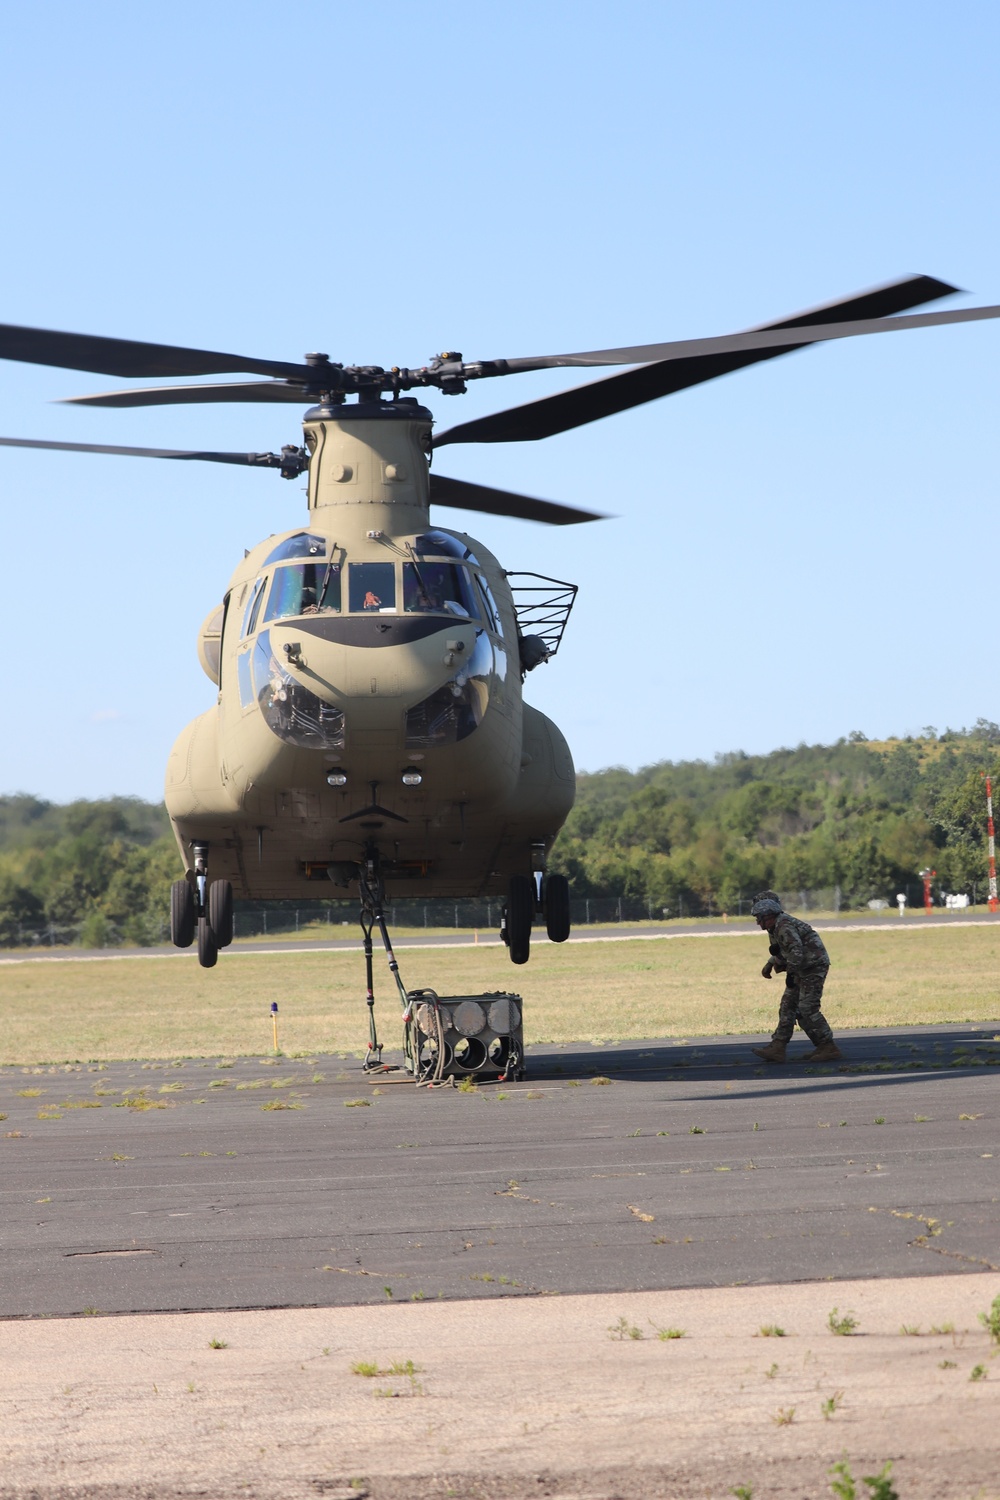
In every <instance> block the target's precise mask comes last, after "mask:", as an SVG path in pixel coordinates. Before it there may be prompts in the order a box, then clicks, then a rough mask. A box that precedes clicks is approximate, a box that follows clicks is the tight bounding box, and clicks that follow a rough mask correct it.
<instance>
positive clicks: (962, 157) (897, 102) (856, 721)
mask: <svg viewBox="0 0 1000 1500" xmlns="http://www.w3.org/2000/svg"><path fill="white" fill-rule="evenodd" d="M4 51H5V69H4V72H5V78H4V89H3V92H2V96H0V120H2V131H3V139H2V151H0V163H2V167H0V171H2V203H3V209H2V213H3V233H2V235H0V321H4V322H12V323H27V324H33V325H37V326H42V327H54V328H67V329H74V330H80V331H83V332H92V333H107V334H115V335H120V336H123V337H126V338H150V339H160V340H164V341H166V342H172V343H180V344H194V345H204V346H206V347H209V348H221V349H234V350H239V351H243V352H247V353H256V354H259V355H265V356H270V357H275V358H281V359H297V358H299V357H300V356H301V354H302V353H303V352H304V351H305V350H309V349H317V348H319V349H324V350H328V351H329V352H330V354H331V356H332V357H333V358H335V359H340V360H344V361H347V362H359V363H372V362H375V363H380V364H384V365H388V364H393V363H399V364H419V363H422V362H423V361H424V360H425V359H426V357H427V356H428V355H430V354H431V353H432V352H433V351H435V350H438V349H444V348H458V349H461V350H463V352H464V353H465V354H466V355H467V356H469V357H475V356H483V357H489V356H496V355H504V354H507V355H518V354H533V353H540V352H544V351H549V350H557V349H575V348H583V349H587V348H600V347H602V346H607V345H613V344H622V343H632V342H642V341H649V340H654V339H664V338H671V337H694V336H698V335H703V334H710V333H721V332H727V331H729V330H731V329H735V328H740V327H743V326H747V325H749V324H752V323H754V322H758V321H763V320H765V319H769V318H771V317H777V316H780V315H782V314H787V313H791V312H794V311H797V310H799V309H801V308H803V307H807V306H810V305H811V304H813V303H815V302H818V301H823V300H826V299H828V298H830V297H834V296H837V295H841V294H846V293H849V292H851V291H854V290H857V289H860V288H863V287H866V286H869V285H872V284H873V283H877V282H880V281H884V280H886V279H888V278H890V277H894V276H897V275H900V274H905V273H907V272H911V271H921V272H927V273H930V274H933V275H937V276H940V277H942V278H944V279H945V280H949V281H952V282H954V283H956V284H957V285H959V286H961V287H964V288H968V289H969V291H970V293H971V295H970V296H969V297H966V298H965V299H964V301H966V302H969V303H971V302H973V301H976V302H1000V260H998V255H997V249H998V227H1000V226H998V201H1000V200H998V194H997V191H996V174H997V155H998V151H997V147H998V130H997V123H998V122H997V115H998V100H1000V89H998V79H997V62H996V59H997V57H998V56H1000V8H998V7H997V6H996V5H995V4H989V3H966V4H963V3H955V4H952V5H950V6H949V7H947V8H945V7H943V6H941V5H933V6H932V5H930V4H921V3H913V0H909V3H905V4H903V3H891V0H880V3H878V4H874V5H873V4H872V3H871V0H867V3H863V4H862V3H852V0H848V3H843V0H841V3H838V4H836V5H833V4H819V5H816V4H813V5H805V4H801V3H790V0H788V3H777V0H772V3H767V0H757V3H755V4H753V5H750V4H724V3H712V0H698V3H693V0H692V3H671V0H658V3H652V0H651V3H645V0H623V3H622V0H619V3H617V4H615V5H614V6H609V5H606V4H597V3H593V0H573V3H563V0H532V3H523V0H503V3H502V4H501V3H498V0H479V3H475V4H471V5H469V4H466V5H459V4H451V3H448V4H445V3H439V0H424V3H421V4H419V5H409V6H403V5H375V4H372V3H369V4H347V3H337V4H331V3H327V4H320V5H314V6H305V7H302V6H279V5H276V4H265V3H254V0H240V3H239V4H236V3H231V0H213V3H211V4H209V5H205V4H203V3H202V4H198V5H195V4H191V3H188V0H175V3H173V4H171V5H170V6H152V5H136V4H135V3H129V4H125V3H118V0H99V3H98V4H96V5H94V6H89V7H84V6H80V5H79V4H76V3H73V4H70V3H68V0H54V3H51V0H50V3H48V4H46V5H44V6H27V5H18V6H9V7H7V9H6V11H5V18H4ZM956 305H960V304H958V303H956ZM578 382H579V374H578V373H574V372H561V373H560V372H549V373H547V374H544V375H541V374H540V375H534V376H530V377H523V378H522V379H521V380H520V381H519V382H518V383H517V386H516V389H515V387H514V382H506V383H504V384H503V385H499V384H496V383H494V384H492V385H490V383H488V382H484V383H483V385H482V386H480V387H478V388H476V389H474V390H473V392H472V393H471V394H470V395H468V396H467V397H465V398H464V399H463V400H461V401H454V400H450V399H448V398H444V397H439V398H437V399H436V400H435V401H434V402H433V403H432V405H433V406H434V408H435V412H436V415H437V417H438V420H439V422H440V423H441V425H442V426H445V425H451V424H452V423H454V422H455V421H458V420H466V419H468V418H471V417H473V416H475V415H477V414H479V413H480V412H485V411H488V410H491V409H496V408H499V407H502V406H507V405H512V404H514V403H515V402H518V401H523V400H526V399H530V398H531V397H532V396H534V395H536V394H538V395H540V394H543V393H544V392H545V391H547V390H554V389H558V388H561V387H563V386H566V385H573V384H576V383H578ZM112 384H114V382H113V381H110V380H108V379H106V378H105V377H103V376H88V375H80V374H74V373H72V372H68V371H67V372H62V371H58V370H52V369H45V368H42V367H32V366H17V365H12V364H9V363H3V362H0V433H2V434H3V435H6V436H28V437H48V438H63V439H69V440H77V441H95V442H112V443H114V442H117V443H127V444H144V445H157V446H171V447H219V448H234V449H259V448H276V447H278V446H280V444H282V443H283V442H295V441H296V440H297V437H298V426H297V413H296V411H295V408H293V407H273V408H268V407H256V408H255V407H250V406H247V407H239V406H232V407H229V406H220V407H204V408H201V409H199V408H194V407H192V408H190V409H187V410H185V409H181V408H177V409H170V408H167V409H163V410H157V409H155V408H152V409H149V410H145V411H131V412H130V411H117V412H115V411H107V412H94V411H86V410H83V411H73V410H71V409H67V408H64V407H59V406H51V405H48V404H47V403H48V402H50V401H51V400H53V399H54V398H57V397H60V396H67V395H72V394H75V393H80V392H83V391H87V390H100V389H104V388H106V387H107V386H109V385H112ZM998 398H1000V324H989V323H986V324H980V325H976V326H969V327H959V328H950V329H940V330H932V331H924V332H916V333H911V334H905V335H898V336H891V337H884V338H878V339H870V340H867V341H860V340H858V341H845V342H843V343H841V344H840V345H838V346H836V347H830V348H820V349H816V350H810V351H806V352H804V353H800V354H796V355H794V356H791V357H789V358H787V359H784V360H780V361H776V362H774V363H772V364H770V365H766V366H762V367H761V368H759V369H757V370H751V371H745V372H742V373H739V374H736V375H733V376H731V377H728V378H727V379H724V380H721V381H717V382H713V383H710V384H707V385H704V386H702V387H700V388H699V389H697V390H694V391H691V392H688V393H686V394H683V395H679V396H674V397H671V398H669V399H667V400H665V401H661V402H659V403H654V404H651V405H649V406H646V407H643V408H641V409H639V410H637V411H634V412H632V413H629V414H626V415H624V416H621V417H615V418H611V419H609V420H607V421H604V422H600V423H596V424H594V425H593V426H591V427H589V428H583V429H580V430H578V431H577V432H573V433H569V434H566V435H564V436H562V437H560V438H556V439H553V440H550V441H549V442H547V443H542V444H516V445H509V446H491V447H482V448H478V449H477V448H475V447H472V446H470V447H464V448H452V449H448V450H446V451H443V452H442V454H441V456H440V459H439V467H440V468H441V469H442V471H443V472H445V473H448V474H454V475H457V476H461V477H468V478H471V479H476V480H480V481H484V482H487V483H489V482H492V483H496V484H498V485H502V486H505V487H508V488H511V489H516V490H521V491H525V492H528V493H535V494H539V495H543V496H546V497H549V498H553V499H561V500H564V501H567V502H570V503H580V504H582V505H584V506H589V507H592V508H595V509H601V510H608V511H612V512H614V513H615V514H616V515H617V516H618V517H619V519H617V520H613V521H607V522H604V523H601V524H600V525H594V526H584V527H581V528H577V529H575V530H572V529H571V530H564V529H558V530H546V529H545V528H542V527H539V526H534V525H530V524H527V523H517V522H512V521H511V522H507V521H494V520H491V519H489V518H486V517H475V516H467V517H462V516H461V515H459V514H458V513H455V514H454V518H452V513H450V512H449V513H446V512H440V513H439V516H440V518H441V519H442V520H445V519H446V518H447V519H448V520H449V521H450V524H452V525H455V524H457V525H464V526H467V527H468V529H469V530H471V531H472V532H473V533H474V534H475V535H478V536H480V537H481V538H482V540H483V541H484V542H485V543H486V544H487V545H488V546H490V547H491V548H492V549H493V550H494V551H496V552H497V553H498V554H499V556H500V558H501V560H502V561H503V562H504V563H505V565H506V566H507V567H510V568H526V569H534V570H537V571H539V572H543V573H551V574H555V575H556V576H558V577H561V578H567V579H570V580H573V581H575V582H577V583H579V584H580V586H581V593H580V599H579V603H578V606H577V612H576V614H575V616H574V618H573V620H572V621H571V624H570V629H569V631H568V633H567V637H566V641H565V644H564V647H563V650H562V652H561V653H560V655H559V657H558V659H557V660H556V661H555V662H553V663H552V664H551V665H549V666H548V667H544V668H540V669H539V670H538V671H537V672H535V673H534V674H533V676H532V677H531V678H530V679H529V685H528V693H529V697H530V698H531V700H532V701H534V702H535V703H536V704H537V705H538V706H539V707H540V708H542V709H544V710H545V711H546V712H548V713H550V714H551V715H552V716H553V717H554V718H555V719H556V720H557V722H558V723H559V724H560V725H561V726H562V728H563V729H564V731H565V732H566V734H567V736H568V738H569V740H570V744H571V746H572V747H573V750H574V753H575V757H576V760H577V764H578V765H579V766H581V767H583V768H586V769H590V770H594V769H597V768H599V767H601V766H606V765H610V764H616V763H619V764H625V765H629V766H637V765H641V764H645V763H649V762H650V761H654V760H658V759H664V758H669V759H676V758H680V757H691V756H703V757H711V756H712V755H713V754H715V753H716V752H717V751H725V750H731V749H736V748H743V749H746V750H748V751H750V750H766V749H769V748H772V747H774V746H777V745H781V744H795V743H797V742H799V741H802V740H805V741H809V742H815V741H829V740H833V739H836V738H837V737H838V736H840V735H842V734H847V733H848V732H849V731H850V730H852V729H861V730H863V731H864V732H865V733H867V734H868V735H869V736H870V737H876V736H879V735H884V734H888V733H892V732H895V733H906V732H907V731H911V730H917V729H919V728H920V727H921V726H923V725H925V724H927V723H932V724H936V725H937V726H939V727H944V726H945V725H948V724H950V725H954V726H957V725H961V724H965V723H970V722H971V721H973V720H974V719H975V718H976V717H977V716H979V715H984V716H986V717H989V718H1000V701H998V698H1000V694H998V688H997V681H996V668H995V656H996V651H995V642H996V637H997V628H996V622H995V611H996V595H997V589H996V582H995V577H994V570H995V551H996V545H995V530H996V522H995V517H996V513H997V505H996V497H997V488H998V483H1000V463H998V454H997V423H996V415H995V413H996V406H997V401H998ZM445 459H446V460H447V461H446V462H445ZM0 495H2V506H3V529H2V535H3V538H4V581H3V589H2V604H0V610H2V618H3V627H4V629H3V638H4V641H5V645H6V651H7V672H6V681H7V685H8V691H7V694H6V705H7V708H6V714H5V722H4V726H3V733H2V736H0V791H15V790H27V791H33V792H36V793H38V794H40V795H42V796H45V797H49V798H52V799H55V800H66V799H69V798H71V797H74V796H81V795H82V796H100V795H105V794H109V793H136V794H139V795H142V796H145V797H151V798H159V796H160V795H161V786H162V773H163V767H164V765H165V762H166V757H167V754H168V752H169V748H170V745H171V743H172V740H173V738H174V736H175V734H176V733H177V732H178V731H179V729H180V728H181V726H182V725H183V724H184V723H185V722H186V721H187V720H188V719H189V718H191V717H193V716H194V715H195V714H196V713H199V712H200V711H201V710H202V709H204V708H205V707H207V706H208V705H209V704H210V703H211V701H212V694H213V690H212V687H211V685H210V684H209V682H208V681H207V679H206V678H205V677H204V676H203V674H202V672H201V669H200V667H199V666H198V663H197V659H196V655H195V636H196V633H197V630H198V627H199V625H200V623H201V620H202V619H203V617H204V615H205V614H206V613H207V612H208V610H209V609H210V608H211V607H212V606H213V605H214V604H216V603H217V602H218V600H219V599H220V598H221V595H222V593H223V591H224V588H225V585H226V582H227V579H228V577H229V573H230V571H231V569H232V567H233V566H234V565H235V563H236V561H237V559H238V558H239V557H241V556H242V549H243V548H244V547H245V546H250V545H252V544H254V543H255V542H257V541H258V540H259V539H260V538H261V537H263V536H265V535H267V534H268V533H270V532H272V531H277V530H279V529H283V528H286V527H288V526H291V525H294V524H296V523H297V522H298V520H299V519H300V517H301V516H302V515H303V514H304V510H303V506H304V500H303V496H302V495H301V492H300V490H299V488H298V486H297V485H295V484H286V483H284V482H283V481H281V480H280V479H279V478H278V477H277V476H276V475H273V474H270V473H267V472H257V473H251V472H241V471H237V470H232V471H230V470H226V469H217V468H214V467H210V466H208V465H205V466H203V467H199V466H197V465H191V466H190V467H189V466H184V467H183V468H181V467H180V466H175V465H170V464H156V463H153V462H149V463H143V462H140V461H136V460H128V459H112V458H94V457H84V456H74V455H55V454H36V455H32V456H29V455H26V454H23V453H17V452H14V451H0Z"/></svg>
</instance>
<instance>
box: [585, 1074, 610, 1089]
mask: <svg viewBox="0 0 1000 1500" xmlns="http://www.w3.org/2000/svg"><path fill="white" fill-rule="evenodd" d="M590 1081H591V1083H592V1084H593V1085H594V1086H595V1088H603V1087H604V1085H605V1084H607V1083H610V1082H611V1079H610V1078H605V1076H604V1074H603V1073H598V1074H597V1075H596V1076H595V1077H594V1078H592V1079H591V1080H590Z"/></svg>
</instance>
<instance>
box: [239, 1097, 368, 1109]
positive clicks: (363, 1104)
mask: <svg viewBox="0 0 1000 1500" xmlns="http://www.w3.org/2000/svg"><path fill="white" fill-rule="evenodd" d="M371 1102H372V1101H371V1100H370V1099H345V1100H344V1108H345V1109H368V1108H370V1106H371ZM264 1108H265V1109H273V1108H274V1105H273V1104H265V1105H264Z"/></svg>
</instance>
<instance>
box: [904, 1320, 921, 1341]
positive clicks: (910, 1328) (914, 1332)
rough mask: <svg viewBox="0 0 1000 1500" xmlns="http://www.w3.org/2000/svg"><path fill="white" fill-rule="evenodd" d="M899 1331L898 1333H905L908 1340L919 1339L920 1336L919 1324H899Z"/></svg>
mask: <svg viewBox="0 0 1000 1500" xmlns="http://www.w3.org/2000/svg"><path fill="white" fill-rule="evenodd" d="M899 1331H900V1333H905V1334H906V1336H907V1337H908V1338H911V1339H915V1338H919V1336H920V1324H919V1323H900V1325H899Z"/></svg>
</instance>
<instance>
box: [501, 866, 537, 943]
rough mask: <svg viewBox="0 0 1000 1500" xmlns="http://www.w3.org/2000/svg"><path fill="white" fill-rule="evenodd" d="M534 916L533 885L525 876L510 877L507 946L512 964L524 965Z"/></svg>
mask: <svg viewBox="0 0 1000 1500" xmlns="http://www.w3.org/2000/svg"><path fill="white" fill-rule="evenodd" d="M534 915H535V884H534V881H533V880H530V879H529V878H528V876H527V875H512V876H511V877H510V883H509V885H508V887H507V946H508V948H509V949H510V961H511V963H513V964H526V963H527V962H528V954H529V951H530V948H531V923H532V919H533V917H534Z"/></svg>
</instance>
